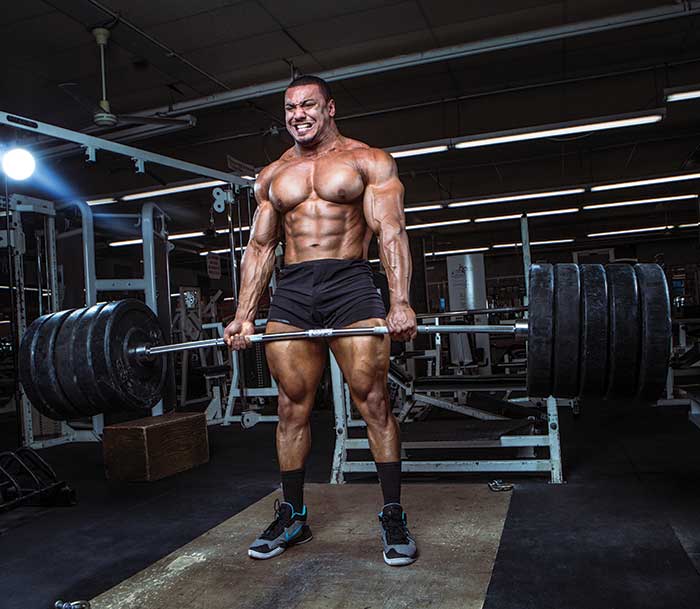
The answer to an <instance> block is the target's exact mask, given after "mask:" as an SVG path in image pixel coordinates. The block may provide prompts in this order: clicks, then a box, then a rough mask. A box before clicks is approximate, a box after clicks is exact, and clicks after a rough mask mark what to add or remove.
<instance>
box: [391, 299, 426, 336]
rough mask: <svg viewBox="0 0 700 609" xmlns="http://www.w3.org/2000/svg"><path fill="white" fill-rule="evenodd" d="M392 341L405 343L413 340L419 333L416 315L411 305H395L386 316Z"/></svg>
mask: <svg viewBox="0 0 700 609" xmlns="http://www.w3.org/2000/svg"><path fill="white" fill-rule="evenodd" d="M386 325H387V327H388V328H389V336H391V340H395V341H399V342H404V341H407V340H413V339H414V338H415V337H416V334H417V333H418V329H417V328H418V324H417V322H416V313H415V311H414V310H413V309H412V308H411V307H410V306H409V305H394V306H392V307H391V308H390V309H389V314H388V315H387V316H386Z"/></svg>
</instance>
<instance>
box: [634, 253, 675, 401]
mask: <svg viewBox="0 0 700 609" xmlns="http://www.w3.org/2000/svg"><path fill="white" fill-rule="evenodd" d="M634 272H635V273H636V275H637V283H638V285H639V298H640V305H641V307H640V313H641V322H642V332H641V343H642V344H641V353H640V358H639V377H638V388H637V397H638V398H639V399H641V400H646V401H652V402H654V401H656V400H658V399H659V398H660V397H661V394H662V393H663V391H664V388H665V386H666V376H667V374H668V363H669V358H670V357H671V303H670V300H669V295H668V284H667V283H666V277H665V275H664V271H663V269H662V268H661V267H660V266H659V265H658V264H636V265H635V266H634Z"/></svg>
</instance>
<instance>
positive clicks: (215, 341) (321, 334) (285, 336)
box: [134, 322, 527, 357]
mask: <svg viewBox="0 0 700 609" xmlns="http://www.w3.org/2000/svg"><path fill="white" fill-rule="evenodd" d="M417 330H418V334H464V333H471V334H477V333H478V334H515V335H520V334H527V322H517V323H515V324H502V325H491V326H484V325H451V326H440V325H433V326H424V325H421V326H418V328H417ZM384 334H389V328H387V327H386V326H373V327H368V328H318V329H313V330H301V331H294V332H277V333H274V334H251V335H250V336H249V337H248V339H249V340H250V342H251V343H268V342H273V341H280V340H298V339H309V338H339V337H343V336H376V335H384ZM225 345H226V343H225V342H224V339H223V338H210V339H206V340H196V341H191V342H186V343H178V344H174V345H162V346H160V347H148V346H145V345H144V346H140V347H137V348H136V349H134V354H135V355H136V356H140V357H152V356H154V355H159V354H162V353H173V352H176V351H188V350H190V349H205V348H208V347H223V346H225Z"/></svg>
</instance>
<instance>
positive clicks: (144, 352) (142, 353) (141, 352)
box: [129, 345, 155, 362]
mask: <svg viewBox="0 0 700 609" xmlns="http://www.w3.org/2000/svg"><path fill="white" fill-rule="evenodd" d="M129 354H130V355H131V356H132V357H134V358H136V359H138V360H140V361H147V362H150V361H153V360H154V359H155V356H154V355H153V354H151V351H150V348H149V347H148V346H147V345H141V346H139V347H135V348H134V349H131V350H130V353H129Z"/></svg>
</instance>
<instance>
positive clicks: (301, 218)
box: [284, 198, 371, 264]
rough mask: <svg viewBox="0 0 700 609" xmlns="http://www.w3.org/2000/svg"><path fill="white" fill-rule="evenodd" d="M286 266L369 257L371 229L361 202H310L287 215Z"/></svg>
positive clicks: (285, 229)
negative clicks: (321, 260)
mask: <svg viewBox="0 0 700 609" xmlns="http://www.w3.org/2000/svg"><path fill="white" fill-rule="evenodd" d="M284 234H285V238H286V247H285V256H284V261H285V263H286V264H295V263H298V262H307V261H310V260H320V259H324V258H336V259H343V260H355V259H358V258H366V257H367V246H368V245H369V238H370V237H371V235H370V234H369V229H368V227H367V223H366V222H365V219H364V214H363V210H362V202H361V200H360V201H357V202H355V203H342V204H338V203H332V202H330V201H325V200H323V199H320V198H311V199H307V200H306V201H304V202H302V203H300V204H299V205H297V206H296V207H294V208H293V209H292V210H290V211H288V212H287V213H285V215H284Z"/></svg>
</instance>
